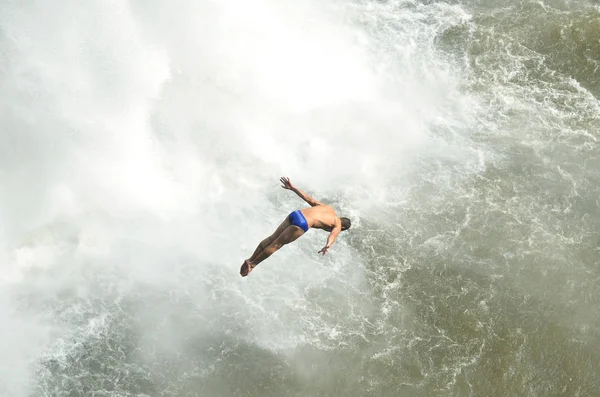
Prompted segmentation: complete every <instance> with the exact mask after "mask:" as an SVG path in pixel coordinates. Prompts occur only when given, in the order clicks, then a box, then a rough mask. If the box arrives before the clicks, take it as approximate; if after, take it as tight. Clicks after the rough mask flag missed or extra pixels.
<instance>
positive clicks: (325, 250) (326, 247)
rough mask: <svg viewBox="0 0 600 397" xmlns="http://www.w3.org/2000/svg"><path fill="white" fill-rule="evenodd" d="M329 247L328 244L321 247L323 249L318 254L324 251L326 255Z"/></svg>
mask: <svg viewBox="0 0 600 397" xmlns="http://www.w3.org/2000/svg"><path fill="white" fill-rule="evenodd" d="M328 249H329V247H328V246H325V247H323V248H321V251H319V252H317V253H318V254H320V253H322V254H323V255H325V254H326V253H327V250H328Z"/></svg>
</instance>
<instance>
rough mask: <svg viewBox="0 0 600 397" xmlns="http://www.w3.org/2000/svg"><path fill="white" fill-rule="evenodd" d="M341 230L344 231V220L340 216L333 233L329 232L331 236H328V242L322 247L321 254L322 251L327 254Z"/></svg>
mask: <svg viewBox="0 0 600 397" xmlns="http://www.w3.org/2000/svg"><path fill="white" fill-rule="evenodd" d="M341 231H342V222H341V221H340V218H338V219H337V220H336V222H335V226H334V227H333V229H332V230H331V233H329V237H327V244H325V247H323V248H322V249H321V251H319V254H321V253H322V254H323V255H325V254H326V253H327V250H328V249H329V247H331V245H332V244H333V243H334V242H335V239H336V238H337V236H338V234H340V232H341Z"/></svg>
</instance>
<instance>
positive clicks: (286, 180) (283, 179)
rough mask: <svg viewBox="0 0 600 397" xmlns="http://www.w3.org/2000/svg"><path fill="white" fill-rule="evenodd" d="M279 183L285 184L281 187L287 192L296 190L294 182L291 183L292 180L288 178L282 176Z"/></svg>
mask: <svg viewBox="0 0 600 397" xmlns="http://www.w3.org/2000/svg"><path fill="white" fill-rule="evenodd" d="M279 181H280V182H281V183H282V184H283V186H281V187H282V188H284V189H287V190H292V189H293V188H294V185H292V182H290V178H286V177H285V176H282V177H281V178H280V179H279Z"/></svg>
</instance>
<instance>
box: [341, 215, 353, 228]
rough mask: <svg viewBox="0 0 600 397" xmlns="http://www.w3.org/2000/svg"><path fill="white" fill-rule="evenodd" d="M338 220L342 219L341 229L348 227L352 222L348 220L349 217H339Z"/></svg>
mask: <svg viewBox="0 0 600 397" xmlns="http://www.w3.org/2000/svg"><path fill="white" fill-rule="evenodd" d="M340 220H341V221H342V230H348V229H350V226H352V222H350V219H348V218H340Z"/></svg>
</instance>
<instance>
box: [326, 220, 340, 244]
mask: <svg viewBox="0 0 600 397" xmlns="http://www.w3.org/2000/svg"><path fill="white" fill-rule="evenodd" d="M341 231H342V225H340V226H339V227H337V226H336V227H335V229H333V230H332V231H331V233H329V237H327V245H325V248H327V249H329V247H331V246H332V245H333V243H334V242H335V239H336V238H337V236H338V234H340V232H341Z"/></svg>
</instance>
